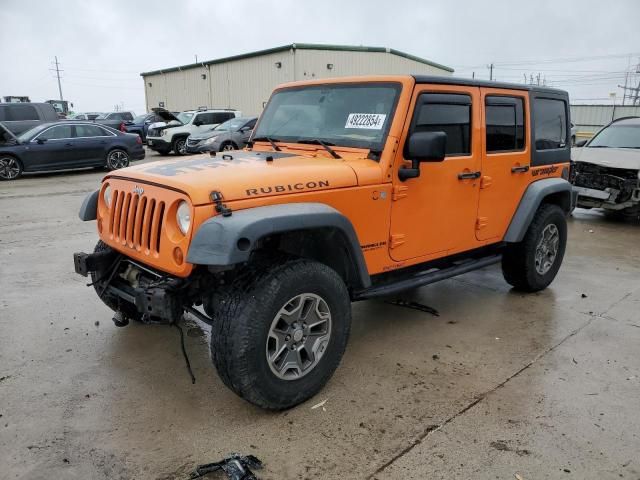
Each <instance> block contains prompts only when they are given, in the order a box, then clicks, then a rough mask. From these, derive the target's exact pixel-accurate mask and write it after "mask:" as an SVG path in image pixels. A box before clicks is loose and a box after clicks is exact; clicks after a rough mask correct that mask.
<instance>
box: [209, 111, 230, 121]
mask: <svg viewBox="0 0 640 480" xmlns="http://www.w3.org/2000/svg"><path fill="white" fill-rule="evenodd" d="M212 115H213V121H212V122H211V123H224V122H226V121H227V120H230V119H232V118H235V115H234V114H233V113H232V112H216V113H212Z"/></svg>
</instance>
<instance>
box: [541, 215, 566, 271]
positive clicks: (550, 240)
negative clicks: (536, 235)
mask: <svg viewBox="0 0 640 480" xmlns="http://www.w3.org/2000/svg"><path fill="white" fill-rule="evenodd" d="M559 245H560V232H559V231H558V227H556V226H555V225H554V224H553V223H550V224H549V225H547V226H546V227H544V230H542V235H541V237H540V241H539V242H538V245H537V246H536V255H535V264H536V272H538V274H540V275H544V274H546V273H547V272H548V271H549V270H551V267H552V266H553V264H554V263H555V261H556V257H557V256H558V247H559Z"/></svg>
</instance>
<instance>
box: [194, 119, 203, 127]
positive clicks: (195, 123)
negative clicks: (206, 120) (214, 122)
mask: <svg viewBox="0 0 640 480" xmlns="http://www.w3.org/2000/svg"><path fill="white" fill-rule="evenodd" d="M193 125H194V126H196V127H199V126H200V125H202V120H194V121H193Z"/></svg>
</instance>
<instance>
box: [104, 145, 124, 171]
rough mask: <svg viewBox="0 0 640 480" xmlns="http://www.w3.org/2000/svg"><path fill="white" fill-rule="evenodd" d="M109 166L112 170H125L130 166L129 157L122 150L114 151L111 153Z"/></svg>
mask: <svg viewBox="0 0 640 480" xmlns="http://www.w3.org/2000/svg"><path fill="white" fill-rule="evenodd" d="M108 164H109V168H111V169H112V170H118V169H119V168H124V167H126V166H128V165H129V155H127V153H126V152H123V151H122V150H114V151H113V152H111V153H109V158H108Z"/></svg>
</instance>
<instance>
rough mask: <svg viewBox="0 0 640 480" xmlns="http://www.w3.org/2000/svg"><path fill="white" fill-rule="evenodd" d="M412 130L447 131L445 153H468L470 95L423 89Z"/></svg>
mask: <svg viewBox="0 0 640 480" xmlns="http://www.w3.org/2000/svg"><path fill="white" fill-rule="evenodd" d="M416 109H417V111H416V113H415V116H414V120H413V121H414V124H413V131H414V132H444V133H446V134H447V149H446V155H447V156H456V155H469V154H470V153H471V97H470V96H469V95H464V94H441V93H424V94H422V95H421V96H420V98H419V99H418V103H417V105H416Z"/></svg>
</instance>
